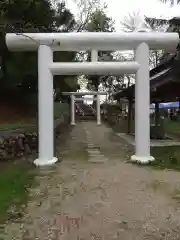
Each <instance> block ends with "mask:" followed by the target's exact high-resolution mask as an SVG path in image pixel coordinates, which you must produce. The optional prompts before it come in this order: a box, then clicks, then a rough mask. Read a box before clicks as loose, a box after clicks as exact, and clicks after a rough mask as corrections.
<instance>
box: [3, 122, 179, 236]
mask: <svg viewBox="0 0 180 240" xmlns="http://www.w3.org/2000/svg"><path fill="white" fill-rule="evenodd" d="M66 137H67V136H66ZM92 140H93V146H94V148H96V150H97V149H98V150H99V152H98V151H97V152H96V154H95V155H94V158H97V160H98V158H99V156H100V155H101V158H102V159H104V162H101V163H91V162H89V161H88V159H89V157H88V153H89V150H88V149H87V145H88V144H90V142H91V144H92ZM60 141H62V138H60V139H58V140H57V143H56V144H57V146H58V148H57V150H58V152H59V154H58V155H59V157H60V158H61V160H62V161H61V162H60V163H58V164H56V165H54V166H53V167H51V168H48V169H47V168H45V169H36V170H35V171H36V174H37V176H36V185H35V186H34V187H32V188H31V189H29V191H30V196H29V202H28V204H27V206H26V208H25V210H24V217H23V218H21V219H20V220H19V219H16V220H13V221H12V220H11V221H8V222H7V223H6V224H5V225H4V226H2V228H1V230H2V239H4V240H11V239H16V240H35V239H39V240H53V239H54V240H58V239H60V240H61V239H62V240H77V239H79V240H93V239H96V240H100V239H101V240H113V239H118V240H121V239H122V240H132V239H135V240H136V239H137V240H144V239H147V240H160V239H166V240H176V239H177V240H178V239H179V235H180V227H179V219H180V212H179V206H180V175H179V173H178V172H174V171H162V170H161V171H160V170H154V169H153V168H150V167H139V166H136V165H132V164H130V163H128V162H127V159H128V154H129V153H128V146H127V145H126V144H125V143H124V142H122V140H121V139H120V138H118V137H117V136H115V135H114V134H113V132H112V130H111V129H110V128H108V127H106V126H105V125H101V126H96V123H95V122H84V123H77V125H76V126H75V127H73V129H72V131H71V133H70V135H69V136H68V137H67V141H65V139H64V141H63V144H61V146H60V144H59V143H60Z"/></svg>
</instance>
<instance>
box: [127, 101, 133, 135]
mask: <svg viewBox="0 0 180 240" xmlns="http://www.w3.org/2000/svg"><path fill="white" fill-rule="evenodd" d="M131 120H132V98H129V99H128V117H127V121H128V125H127V133H131Z"/></svg>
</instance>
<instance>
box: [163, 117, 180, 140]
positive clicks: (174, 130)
mask: <svg viewBox="0 0 180 240" xmlns="http://www.w3.org/2000/svg"><path fill="white" fill-rule="evenodd" d="M164 128H165V130H166V132H167V135H170V136H171V135H172V136H174V137H177V138H180V121H177V122H176V121H170V120H168V119H165V120H164Z"/></svg>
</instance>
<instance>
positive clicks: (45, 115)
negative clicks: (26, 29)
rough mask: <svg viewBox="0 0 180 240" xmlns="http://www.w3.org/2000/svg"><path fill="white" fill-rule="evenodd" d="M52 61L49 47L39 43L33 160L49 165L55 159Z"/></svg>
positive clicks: (36, 162)
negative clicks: (36, 137) (36, 147)
mask: <svg viewBox="0 0 180 240" xmlns="http://www.w3.org/2000/svg"><path fill="white" fill-rule="evenodd" d="M52 62H53V52H52V49H51V47H49V46H46V45H40V46H39V49H38V114H39V116H38V119H39V157H38V159H36V160H35V161H34V163H35V164H36V165H38V166H44V165H51V164H53V163H55V162H56V161H57V158H55V157H54V126H53V124H54V116H53V115H54V114H53V108H54V106H53V104H54V99H53V76H52V74H51V72H50V70H49V67H48V66H49V64H50V63H52Z"/></svg>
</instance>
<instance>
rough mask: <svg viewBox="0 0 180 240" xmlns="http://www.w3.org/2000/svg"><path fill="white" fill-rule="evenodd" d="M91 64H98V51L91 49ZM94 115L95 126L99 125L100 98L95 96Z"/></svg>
mask: <svg viewBox="0 0 180 240" xmlns="http://www.w3.org/2000/svg"><path fill="white" fill-rule="evenodd" d="M91 62H98V51H97V50H96V49H93V50H92V51H91ZM96 114H97V125H100V124H101V113H100V96H99V94H97V96H96Z"/></svg>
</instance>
